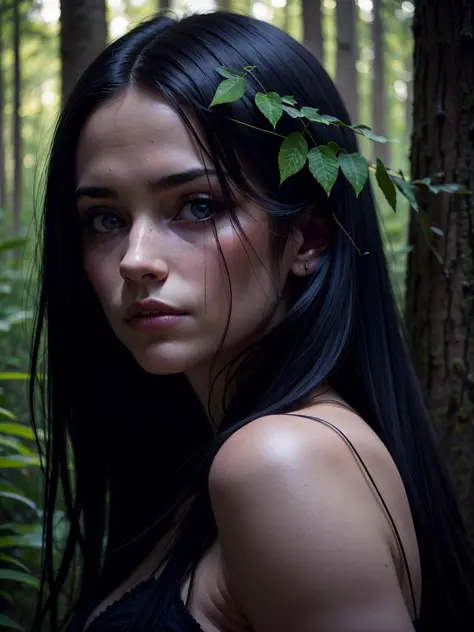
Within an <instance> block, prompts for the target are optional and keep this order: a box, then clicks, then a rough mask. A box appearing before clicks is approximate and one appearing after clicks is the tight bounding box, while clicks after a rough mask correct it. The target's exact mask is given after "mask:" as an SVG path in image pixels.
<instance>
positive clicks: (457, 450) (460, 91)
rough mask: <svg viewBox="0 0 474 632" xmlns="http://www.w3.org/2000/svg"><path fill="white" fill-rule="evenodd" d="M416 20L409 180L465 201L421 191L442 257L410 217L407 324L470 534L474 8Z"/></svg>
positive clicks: (451, 6)
mask: <svg viewBox="0 0 474 632" xmlns="http://www.w3.org/2000/svg"><path fill="white" fill-rule="evenodd" d="M415 7H416V11H415V18H414V24H413V32H414V36H415V54H414V120H413V135H412V155H411V164H412V176H413V178H418V177H420V176H427V175H431V174H435V173H437V172H444V174H445V181H446V182H454V181H455V182H458V183H462V184H463V185H464V186H466V187H467V189H469V190H470V193H469V195H459V196H453V195H446V194H443V193H441V194H439V195H432V194H426V195H425V194H423V195H420V199H419V202H420V205H421V206H422V207H423V208H424V209H425V210H426V211H427V212H428V213H429V220H430V224H431V225H432V226H436V227H439V228H441V229H442V230H443V231H444V238H438V237H435V236H434V235H433V236H432V237H433V242H434V245H435V247H436V248H437V249H438V251H439V252H440V254H441V255H442V257H443V261H444V265H441V264H439V263H438V262H437V260H436V258H435V257H434V256H433V254H432V252H431V251H430V249H429V248H428V247H427V244H426V240H424V239H423V236H422V233H421V230H420V228H419V226H418V224H417V222H416V221H415V219H416V214H413V217H412V221H411V227H410V243H412V244H413V245H414V247H415V249H414V251H413V252H412V253H411V255H410V257H409V265H408V277H407V306H406V319H407V328H408V334H409V341H410V344H411V348H412V350H413V355H414V359H415V362H416V365H417V369H418V371H419V375H420V377H421V380H422V382H423V384H424V387H425V389H426V394H427V400H428V404H429V407H430V410H431V414H432V418H433V422H434V423H435V425H436V426H437V428H438V430H439V432H440V438H441V442H442V449H443V451H444V454H445V456H446V458H447V461H448V463H449V467H450V469H451V471H452V473H453V477H454V481H455V484H456V487H457V491H458V493H459V498H460V501H461V505H462V509H463V513H464V516H465V518H466V521H467V525H468V529H469V531H470V534H471V536H473V537H474V485H473V476H474V4H473V3H472V1H471V0H437V2H432V0H418V1H417V3H415Z"/></svg>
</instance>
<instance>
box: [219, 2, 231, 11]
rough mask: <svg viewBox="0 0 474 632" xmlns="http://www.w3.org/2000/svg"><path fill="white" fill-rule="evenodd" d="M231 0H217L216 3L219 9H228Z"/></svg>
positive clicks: (229, 8)
mask: <svg viewBox="0 0 474 632" xmlns="http://www.w3.org/2000/svg"><path fill="white" fill-rule="evenodd" d="M231 4H232V0H217V1H216V5H217V9H218V10H219V11H230V10H231Z"/></svg>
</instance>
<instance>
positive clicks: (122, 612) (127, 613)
mask: <svg viewBox="0 0 474 632" xmlns="http://www.w3.org/2000/svg"><path fill="white" fill-rule="evenodd" d="M319 403H331V404H335V405H339V406H341V407H343V408H349V406H347V405H344V404H341V403H340V402H338V401H334V400H323V401H321V402H319ZM351 410H352V409H351ZM287 414H291V415H293V416H295V417H304V418H306V419H313V420H314V421H318V422H320V423H323V424H324V425H325V426H327V427H328V428H331V429H332V430H333V431H335V432H336V433H337V434H338V435H339V436H340V437H341V438H342V439H343V440H344V441H345V443H346V444H347V445H348V447H349V448H350V449H351V451H352V452H353V453H354V456H355V457H356V458H357V460H358V461H359V462H360V463H361V465H362V467H363V469H364V470H365V471H366V473H367V474H368V476H369V478H370V480H372V483H373V485H374V486H375V489H376V491H377V493H378V489H377V486H376V485H375V482H374V481H373V479H372V477H371V476H370V473H369V472H368V470H367V468H366V467H365V464H364V462H363V461H362V459H361V457H360V456H359V454H358V452H357V450H356V449H355V447H354V446H353V445H352V443H351V441H350V440H349V438H348V437H347V436H346V435H345V434H344V433H343V432H342V431H341V430H339V428H337V427H336V426H334V425H333V424H331V423H330V422H328V421H326V420H324V419H321V418H319V417H312V416H309V415H300V414H296V413H287ZM380 498H381V500H382V503H383V504H385V503H384V501H383V498H382V497H381V496H380ZM387 511H388V509H387ZM389 515H390V514H389ZM395 531H396V529H395ZM397 533H398V532H397ZM399 544H400V546H401V550H402V551H403V554H404V549H403V545H402V544H401V541H399ZM405 566H406V571H407V572H408V577H409V581H410V588H411V598H412V601H413V608H414V612H417V608H416V601H415V597H414V593H413V587H412V585H411V578H410V573H409V568H408V563H407V562H406V559H405ZM154 581H155V579H154V578H153V577H151V578H149V579H146V580H144V581H142V582H140V583H139V584H137V585H135V586H134V587H133V588H132V589H131V590H129V591H127V592H126V593H124V594H123V595H122V596H121V597H119V599H117V600H116V601H114V602H113V603H112V604H110V605H109V606H107V607H106V608H105V609H104V610H102V612H101V613H100V614H99V615H98V616H97V617H96V618H95V619H94V620H93V621H92V623H91V624H90V625H89V626H88V628H87V632H124V631H125V630H126V629H127V626H128V625H129V624H131V623H132V621H133V620H134V619H135V618H136V617H137V615H138V614H139V613H140V612H141V611H142V609H143V607H144V606H145V604H146V603H148V602H149V600H150V598H151V593H152V589H153V582H154ZM97 606H98V603H95V604H92V605H90V606H89V607H88V608H86V609H85V611H83V612H81V613H79V614H78V615H77V616H76V617H75V618H74V619H73V621H72V622H71V624H70V626H69V627H68V628H67V632H83V630H84V626H85V624H86V622H87V620H88V618H89V617H90V615H91V614H92V612H93V611H94V609H95V608H96V607H97ZM413 625H414V627H415V630H416V632H422V628H421V625H420V622H419V621H414V623H413ZM165 630H167V632H203V630H202V628H201V626H200V625H199V623H198V622H197V621H196V619H194V618H193V616H192V615H191V613H190V612H189V610H188V609H187V607H186V605H185V604H184V602H183V600H182V598H181V592H180V589H179V588H178V589H177V590H176V591H175V593H174V594H173V595H172V599H171V600H170V603H169V605H168V608H167V611H166V615H165Z"/></svg>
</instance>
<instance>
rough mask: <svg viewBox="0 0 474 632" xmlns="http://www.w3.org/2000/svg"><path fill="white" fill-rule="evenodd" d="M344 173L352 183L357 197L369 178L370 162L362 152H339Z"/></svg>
mask: <svg viewBox="0 0 474 632" xmlns="http://www.w3.org/2000/svg"><path fill="white" fill-rule="evenodd" d="M337 158H338V160H339V165H340V167H341V169H342V173H343V174H344V175H345V176H346V178H347V180H348V181H349V183H350V184H351V185H352V187H353V189H354V191H355V194H356V197H359V194H360V192H361V191H362V189H363V188H364V186H365V184H366V182H367V180H368V178H369V164H368V162H367V160H366V159H365V158H364V157H363V156H361V155H360V154H339V156H338V157H337Z"/></svg>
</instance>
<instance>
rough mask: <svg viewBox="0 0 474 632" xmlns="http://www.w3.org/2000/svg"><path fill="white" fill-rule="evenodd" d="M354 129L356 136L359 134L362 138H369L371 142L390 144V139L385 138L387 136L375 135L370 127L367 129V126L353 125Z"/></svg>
mask: <svg viewBox="0 0 474 632" xmlns="http://www.w3.org/2000/svg"><path fill="white" fill-rule="evenodd" d="M352 129H353V130H354V132H355V133H356V134H359V135H360V136H365V138H368V139H369V140H372V141H374V143H388V142H389V141H388V138H385V136H379V135H378V134H374V132H373V131H372V129H371V128H370V127H367V125H353V126H352Z"/></svg>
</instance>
